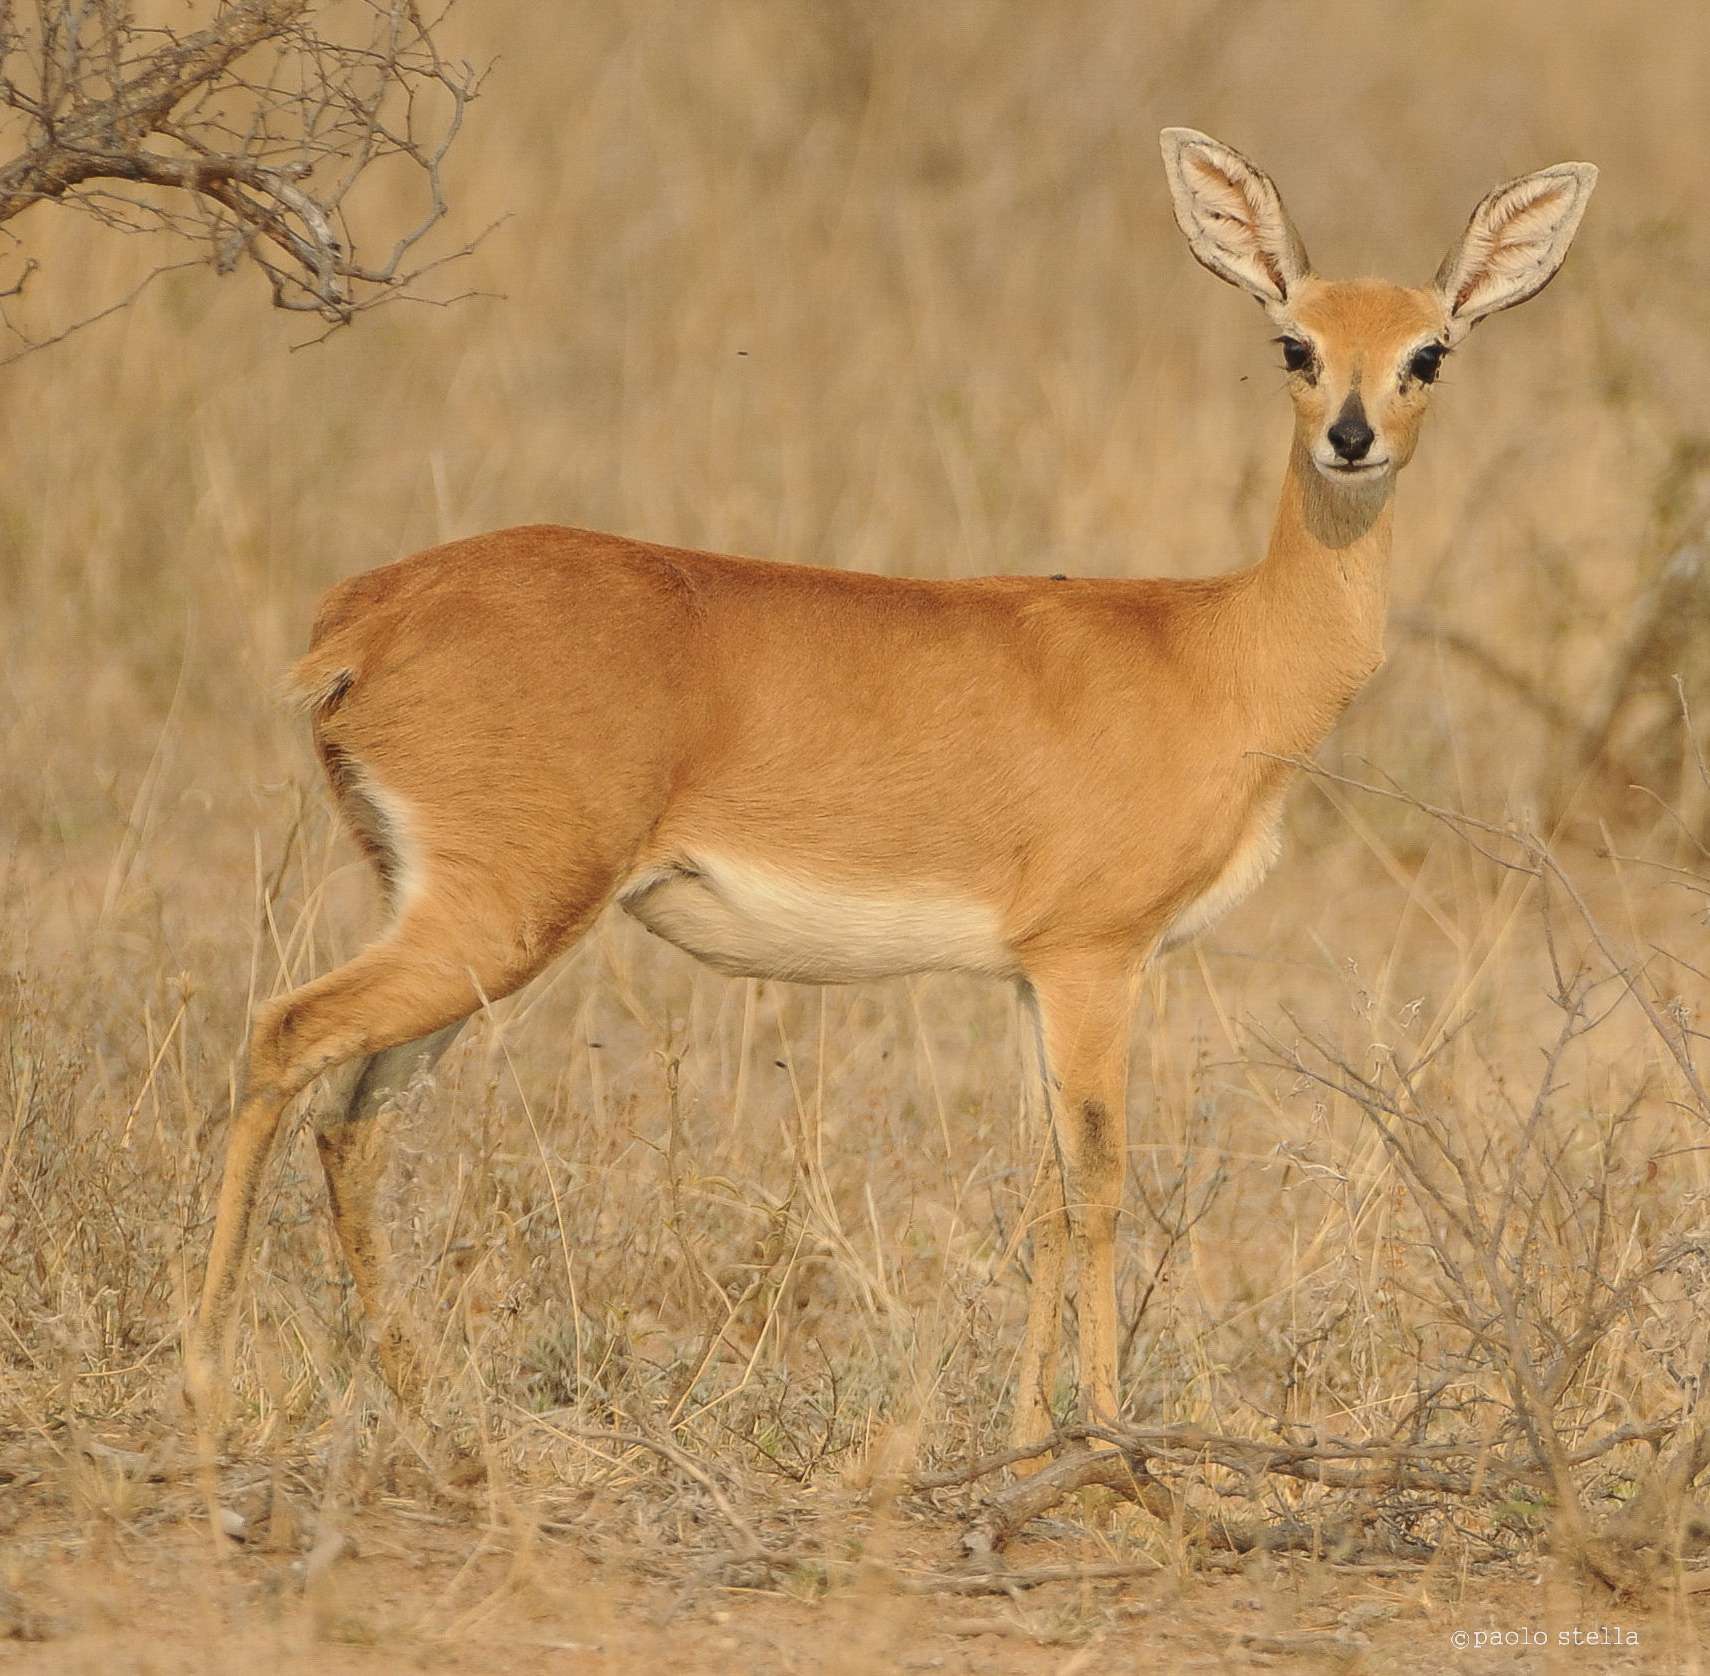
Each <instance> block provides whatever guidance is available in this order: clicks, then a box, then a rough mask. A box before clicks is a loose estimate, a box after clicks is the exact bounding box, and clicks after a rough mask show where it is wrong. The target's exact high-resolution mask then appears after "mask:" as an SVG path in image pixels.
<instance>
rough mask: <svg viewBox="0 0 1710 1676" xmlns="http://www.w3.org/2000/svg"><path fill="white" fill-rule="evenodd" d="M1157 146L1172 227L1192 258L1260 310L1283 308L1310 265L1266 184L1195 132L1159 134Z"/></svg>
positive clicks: (1260, 174) (1238, 158) (1234, 154)
mask: <svg viewBox="0 0 1710 1676" xmlns="http://www.w3.org/2000/svg"><path fill="white" fill-rule="evenodd" d="M1159 139H1160V142H1161V144H1162V145H1163V149H1164V173H1165V175H1166V176H1167V177H1168V178H1169V182H1170V197H1171V199H1172V200H1173V201H1174V203H1175V206H1176V225H1177V226H1179V227H1180V228H1181V230H1182V231H1183V232H1184V233H1185V234H1186V235H1187V242H1188V246H1189V248H1190V249H1191V250H1192V251H1193V253H1194V255H1195V256H1197V257H1198V258H1199V260H1200V261H1201V262H1203V263H1204V264H1205V265H1206V267H1208V268H1210V269H1211V271H1212V272H1213V273H1214V274H1216V275H1217V277H1218V278H1219V279H1226V280H1228V281H1229V283H1230V284H1231V285H1239V286H1240V287H1241V288H1242V289H1243V290H1246V291H1251V292H1252V294H1253V295H1254V296H1255V297H1257V298H1258V299H1259V301H1260V302H1261V303H1263V304H1264V305H1265V307H1266V308H1268V309H1272V310H1275V309H1277V308H1279V307H1280V306H1281V305H1283V304H1284V303H1286V302H1287V301H1288V300H1289V298H1290V297H1291V296H1292V295H1293V293H1294V291H1295V289H1296V287H1298V286H1299V284H1300V282H1301V281H1302V280H1303V279H1306V278H1308V277H1310V275H1311V273H1312V264H1311V263H1310V262H1309V261H1307V259H1306V247H1305V246H1304V245H1303V244H1302V243H1301V242H1300V235H1299V234H1298V233H1297V232H1295V230H1294V223H1293V222H1292V221H1290V220H1289V218H1288V211H1287V210H1285V209H1284V208H1283V201H1282V198H1281V197H1280V196H1279V195H1278V193H1277V189H1276V187H1274V186H1273V185H1272V184H1271V178H1270V176H1269V175H1267V174H1266V173H1265V172H1264V171H1263V170H1262V169H1258V168H1255V167H1254V165H1253V164H1251V163H1249V162H1248V161H1247V159H1246V158H1245V157H1243V156H1242V155H1241V153H1240V152H1238V151H1235V150H1232V149H1231V148H1230V147H1229V146H1226V145H1222V144H1220V143H1219V142H1218V141H1216V140H1214V139H1212V137H1211V136H1210V135H1209V134H1201V133H1200V132H1199V131H1198V130H1197V129H1194V128H1166V129H1165V130H1164V132H1163V133H1162V134H1161V135H1160V136H1159Z"/></svg>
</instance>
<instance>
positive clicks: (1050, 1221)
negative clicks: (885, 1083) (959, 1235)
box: [1009, 1144, 1069, 1471]
mask: <svg viewBox="0 0 1710 1676" xmlns="http://www.w3.org/2000/svg"><path fill="white" fill-rule="evenodd" d="M1026 1217H1027V1225H1028V1227H1029V1228H1030V1229H1031V1231H1032V1234H1033V1282H1032V1285H1031V1286H1030V1287H1029V1289H1028V1293H1027V1332H1026V1335H1025V1336H1024V1337H1023V1338H1022V1341H1021V1378H1020V1383H1019V1385H1018V1387H1017V1389H1016V1393H1015V1418H1014V1419H1013V1420H1012V1421H1011V1422H1010V1428H1009V1441H1010V1444H1011V1446H1012V1447H1013V1448H1017V1449H1019V1448H1021V1447H1022V1445H1023V1444H1028V1443H1035V1442H1037V1441H1038V1440H1039V1439H1040V1438H1042V1437H1046V1436H1048V1435H1049V1434H1050V1433H1051V1432H1052V1431H1053V1430H1054V1429H1055V1428H1056V1424H1057V1421H1056V1417H1055V1415H1053V1413H1052V1411H1051V1397H1052V1394H1053V1392H1054V1391H1055V1390H1056V1386H1057V1362H1058V1359H1059V1352H1060V1351H1061V1348H1062V1343H1063V1283H1064V1281H1065V1280H1066V1279H1067V1278H1068V1270H1069V1222H1068V1217H1067V1215H1066V1214H1065V1213H1064V1209H1063V1172H1062V1170H1061V1169H1060V1168H1059V1166H1058V1163H1057V1153H1056V1147H1055V1144H1053V1145H1052V1148H1051V1152H1050V1155H1049V1156H1048V1157H1047V1158H1045V1159H1044V1160H1043V1162H1042V1163H1041V1165H1040V1169H1039V1178H1038V1180H1037V1181H1036V1182H1035V1183H1034V1185H1033V1191H1032V1193H1031V1194H1029V1195H1028V1200H1027V1210H1026ZM1022 1470H1024V1469H1023V1468H1017V1471H1022Z"/></svg>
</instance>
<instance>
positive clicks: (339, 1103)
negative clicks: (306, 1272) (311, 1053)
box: [314, 1019, 466, 1405]
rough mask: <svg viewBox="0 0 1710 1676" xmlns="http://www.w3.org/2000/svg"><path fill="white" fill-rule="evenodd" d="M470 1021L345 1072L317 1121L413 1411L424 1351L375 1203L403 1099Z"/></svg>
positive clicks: (354, 1262) (398, 1380)
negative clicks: (400, 1294)
mask: <svg viewBox="0 0 1710 1676" xmlns="http://www.w3.org/2000/svg"><path fill="white" fill-rule="evenodd" d="M465 1022H466V1021H465V1020H462V1019H459V1020H458V1021H457V1023H455V1024H448V1025H447V1026H446V1027H445V1028H444V1029H443V1030H436V1031H435V1032H434V1033H433V1034H432V1035H431V1036H424V1037H422V1038H421V1039H420V1040H418V1041H414V1042H405V1043H403V1044H402V1045H401V1046H398V1047H392V1048H387V1049H385V1050H384V1051H383V1052H381V1053H376V1054H373V1055H371V1056H370V1057H368V1058H366V1059H353V1060H351V1061H350V1062H349V1064H348V1065H343V1066H340V1068H339V1071H340V1073H342V1074H340V1075H338V1076H337V1079H336V1082H335V1083H334V1086H333V1087H332V1088H331V1089H329V1091H328V1096H327V1098H325V1099H323V1100H322V1101H321V1102H320V1103H319V1106H318V1109H317V1110H316V1112H315V1115H314V1126H315V1145H316V1148H317V1149H318V1150H319V1152H320V1155H321V1168H322V1169H323V1170H324V1171H325V1172H326V1178H327V1197H328V1198H329V1200H330V1201H331V1203H332V1219H333V1228H334V1230H335V1232H336V1233H337V1235H338V1243H339V1246H340V1248H341V1249H342V1250H343V1252H344V1260H345V1262H346V1263H347V1264H348V1265H349V1267H350V1273H351V1278H352V1279H353V1280H354V1281H355V1282H356V1292H357V1296H358V1297H359V1298H360V1299H361V1300H362V1309H363V1313H364V1314H365V1315H366V1316H367V1317H368V1323H369V1326H370V1328H371V1329H372V1330H373V1333H374V1336H375V1341H376V1344H377V1346H378V1348H379V1354H380V1367H381V1370H382V1371H383V1372H384V1374H385V1376H386V1383H387V1384H388V1385H390V1386H391V1387H392V1392H393V1395H395V1396H396V1397H397V1398H398V1400H399V1401H400V1402H403V1403H406V1404H410V1405H413V1404H414V1403H415V1401H416V1398H417V1397H418V1395H419V1393H420V1386H421V1374H422V1357H421V1351H420V1347H419V1345H418V1344H417V1342H416V1338H415V1334H414V1333H413V1332H412V1331H411V1328H410V1323H409V1321H408V1319H407V1317H406V1316H405V1315H404V1314H403V1312H402V1309H401V1305H400V1302H399V1300H398V1299H397V1298H396V1297H395V1296H393V1294H392V1289H391V1268H392V1251H391V1242H390V1240H389V1239H388V1237H387V1233H386V1227H385V1224H384V1223H382V1222H379V1221H376V1219H375V1216H374V1203H375V1197H376V1194H377V1193H378V1191H379V1187H380V1181H381V1178H382V1177H383V1176H384V1174H385V1170H386V1161H387V1158H388V1156H389V1153H390V1150H391V1138H392V1129H393V1126H394V1124H395V1122H396V1120H397V1117H398V1115H399V1112H400V1110H401V1108H402V1105H403V1101H404V1099H405V1097H406V1096H407V1095H408V1094H409V1092H410V1090H411V1088H412V1087H413V1086H414V1085H415V1084H416V1083H417V1082H419V1081H420V1080H421V1079H422V1078H423V1077H426V1076H427V1075H428V1074H429V1073H430V1072H431V1071H432V1070H433V1067H434V1066H435V1065H436V1064H437V1063H438V1061H439V1057H440V1055H441V1054H443V1053H444V1052H445V1050H446V1049H447V1048H448V1047H450V1046H451V1043H452V1041H453V1040H454V1039H455V1038H456V1036H457V1033H458V1031H460V1030H461V1029H462V1028H463V1025H464V1023H465Z"/></svg>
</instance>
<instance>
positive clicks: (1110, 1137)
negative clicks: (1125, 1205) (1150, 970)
mask: <svg viewBox="0 0 1710 1676" xmlns="http://www.w3.org/2000/svg"><path fill="white" fill-rule="evenodd" d="M1030 977H1031V980H1032V983H1033V986H1034V990H1035V992H1036V993H1037V995H1038V998H1039V1010H1040V1022H1041V1033H1042V1035H1043V1037H1044V1046H1045V1054H1044V1058H1045V1067H1044V1070H1045V1074H1044V1083H1045V1090H1046V1098H1047V1100H1048V1101H1049V1102H1050V1110H1051V1124H1052V1134H1053V1135H1054V1137H1055V1139H1056V1143H1057V1159H1058V1165H1059V1168H1060V1170H1061V1172H1062V1184H1063V1197H1064V1208H1065V1211H1066V1214H1067V1220H1068V1225H1069V1235H1070V1243H1071V1244H1072V1246H1073V1248H1074V1254H1075V1301H1076V1313H1077V1315H1078V1318H1079V1322H1080V1414H1081V1418H1082V1419H1083V1420H1088V1421H1094V1422H1103V1423H1107V1424H1109V1423H1113V1422H1114V1421H1115V1420H1116V1419H1117V1417H1118V1415H1119V1414H1120V1412H1121V1408H1120V1404H1119V1402H1118V1398H1117V1390H1116V1359H1117V1330H1116V1218H1117V1215H1118V1213H1119V1212H1120V1210H1121V1208H1122V1184H1123V1176H1124V1173H1125V1168H1126V1165H1127V1159H1128V1144H1127V1121H1128V1120H1127V1083H1128V1032H1129V1026H1130V1024H1131V1022H1132V1019H1133V1014H1134V1001H1135V990H1136V986H1137V983H1138V978H1139V963H1138V962H1137V961H1135V960H1132V959H1129V958H1126V957H1124V958H1122V959H1112V958H1110V957H1108V956H1107V957H1103V958H1099V959H1094V958H1091V957H1087V956H1081V957H1079V958H1076V959H1074V960H1061V959H1060V960H1056V961H1053V962H1051V963H1049V964H1048V965H1046V966H1043V967H1042V968H1040V969H1036V970H1035V971H1033V972H1032V973H1031V974H1030ZM1041 1307H1042V1306H1041ZM1036 1325H1037V1329H1038V1332H1039V1333H1040V1334H1041V1335H1043V1333H1044V1332H1045V1330H1046V1328H1045V1324H1044V1323H1043V1322H1039V1323H1036V1321H1035V1319H1034V1315H1033V1311H1032V1309H1030V1310H1029V1320H1028V1333H1029V1338H1030V1339H1032V1338H1033V1336H1034V1332H1035V1327H1036ZM1059 1330H1060V1327H1059ZM1040 1365H1041V1367H1043V1365H1044V1363H1043V1359H1042V1361H1041V1364H1040ZM1037 1435H1039V1434H1038V1433H1035V1436H1037Z"/></svg>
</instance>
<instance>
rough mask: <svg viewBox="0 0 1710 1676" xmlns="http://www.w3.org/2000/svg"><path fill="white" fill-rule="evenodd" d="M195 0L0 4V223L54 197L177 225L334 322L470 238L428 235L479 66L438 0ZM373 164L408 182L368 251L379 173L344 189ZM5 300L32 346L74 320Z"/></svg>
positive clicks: (150, 224)
mask: <svg viewBox="0 0 1710 1676" xmlns="http://www.w3.org/2000/svg"><path fill="white" fill-rule="evenodd" d="M448 3H449V0H448ZM200 4H201V9H202V11H203V13H204V15H206V14H207V13H208V12H209V11H210V10H211V12H212V16H211V17H209V18H208V21H207V22H206V23H205V24H204V26H203V27H201V28H200V29H196V30H194V31H192V32H189V33H179V32H178V31H176V30H174V29H171V28H166V27H145V26H144V25H143V24H141V23H139V22H138V21H137V20H136V17H135V15H134V13H133V11H132V8H131V6H130V5H129V4H127V3H126V0H39V4H38V5H37V6H36V7H35V9H34V16H33V18H31V19H28V20H25V19H23V18H21V17H20V16H19V13H18V11H17V10H16V9H15V8H14V7H13V6H12V5H10V4H7V5H4V6H0V158H4V159H5V161H3V162H0V223H9V222H11V221H13V220H14V219H15V218H16V217H18V216H20V215H22V214H23V212H24V211H25V210H28V209H30V208H32V207H33V206H35V205H37V204H44V203H46V204H55V205H59V206H60V207H62V208H69V209H74V210H77V211H79V212H81V213H84V214H87V215H90V216H92V217H94V218H95V219H96V220H99V221H101V222H102V223H104V224H105V225H108V226H110V227H113V228H115V229H117V230H120V231H124V232H131V233H140V232H156V233H166V234H169V235H173V236H175V237H177V238H179V239H183V240H188V241H190V242H191V243H193V244H195V245H198V246H199V247H200V249H201V252H202V254H201V256H200V258H199V260H202V261H205V262H207V263H210V264H211V265H213V266H214V267H215V268H216V269H217V270H218V271H220V272H222V273H224V272H230V271H231V270H232V269H233V268H235V267H237V266H238V265H240V264H241V263H244V262H248V263H249V264H251V265H252V266H254V267H255V268H257V269H259V270H260V271H261V272H262V273H263V274H264V275H265V276H266V278H267V280H268V284H269V287H270V289H271V291H272V296H273V302H274V304H275V306H276V307H279V308H282V309H289V310H294V311H300V312H306V313H313V314H317V315H319V316H320V317H321V318H322V319H323V320H325V321H327V322H329V323H330V324H332V325H342V324H344V323H346V322H348V321H349V320H351V319H353V318H354V317H355V315H356V314H358V313H359V312H361V311H362V310H364V309H367V308H372V307H374V306H375V305H376V304H377V303H380V302H383V301H385V300H388V299H389V298H393V297H398V296H403V295H409V294H411V288H412V286H413V285H414V283H415V282H416V281H417V280H419V279H420V278H421V277H422V276H423V275H425V274H426V273H428V272H429V271H430V270H431V269H433V268H435V267H437V266H438V265H440V264H441V263H443V262H444V261H446V260H450V259H451V258H452V257H454V256H455V255H457V254H460V252H455V251H454V252H441V253H440V254H439V255H437V256H429V255H427V254H426V252H425V250H422V251H421V253H420V254H418V251H419V250H420V247H422V241H423V240H424V239H426V237H427V235H428V234H429V232H430V231H431V230H432V229H433V228H434V227H435V226H436V225H437V224H438V223H439V222H440V221H441V220H442V219H444V217H445V216H446V215H447V213H448V206H447V203H446V199H445V195H444V190H443V180H442V173H441V169H442V164H443V162H444V159H445V156H446V153H447V151H448V150H449V148H450V146H451V145H452V143H453V141H454V140H455V139H456V138H457V135H458V132H459V130H460V129H461V127H462V123H463V117H464V113H465V110H466V109H467V107H468V104H469V102H470V101H471V100H472V99H473V98H474V97H475V96H476V93H477V92H478V90H479V85H480V77H479V75H478V74H477V73H476V71H475V70H474V69H472V68H471V66H469V65H468V64H466V63H464V64H454V63H452V62H450V61H449V60H447V59H446V58H445V57H444V56H442V54H441V52H440V51H439V49H438V47H437V46H436V44H435V31H436V30H438V29H439V28H440V27H441V25H442V24H443V23H444V20H445V14H446V9H447V6H446V5H442V6H441V7H440V9H439V10H438V11H436V12H434V13H432V14H431V15H424V13H423V12H422V10H421V9H420V7H419V6H418V5H417V4H415V3H414V0H350V3H347V4H343V5H339V6H336V7H335V6H334V5H332V4H330V3H328V0H200ZM382 178H384V179H385V181H386V182H387V183H388V184H389V185H394V184H395V185H398V186H405V187H406V188H407V189H408V190H411V191H413V192H414V194H415V197H416V200H417V201H416V204H415V207H413V208H408V209H405V210H403V212H402V218H401V219H400V220H399V223H398V225H396V226H394V227H392V228H391V229H390V242H389V244H388V245H387V246H386V247H385V248H384V249H382V250H381V251H379V252H377V253H375V254H369V253H368V248H367V247H368V244H369V242H370V241H371V240H372V239H375V238H378V237H381V236H382V232H381V230H382V227H383V226H384V221H383V219H382V217H381V216H380V214H379V212H378V211H377V210H376V207H375V201H374V200H373V189H372V188H369V201H368V202H367V203H365V205H364V207H363V209H362V211H361V213H360V216H358V215H355V214H353V213H352V212H351V204H352V193H353V191H355V189H356V188H357V186H358V183H359V182H365V181H367V180H370V179H374V180H380V179H382ZM412 181H413V186H409V185H408V183H409V182H412ZM390 213H396V211H395V210H393V211H392V212H390ZM359 222H360V226H359ZM465 248H467V247H465ZM33 266H34V264H33V263H28V264H26V273H27V272H28V270H29V269H30V268H32V267H33ZM21 288H22V279H20V281H19V282H18V284H17V285H16V286H14V287H13V290H12V292H10V293H7V295H16V293H17V292H18V291H19V290H21ZM3 300H4V298H3V297H0V301H3ZM103 312H109V311H103ZM92 318H93V317H92ZM0 319H4V321H5V324H6V325H8V326H9V327H10V328H11V329H12V330H13V332H14V334H15V335H16V336H18V337H19V338H20V340H21V341H22V343H23V345H24V348H25V350H28V349H30V348H35V347H40V346H41V345H42V343H43V342H45V341H57V337H59V336H63V335H64V333H63V332H62V333H59V334H56V336H55V338H54V339H51V340H41V339H35V338H31V337H29V336H27V335H26V334H25V333H24V332H23V331H22V330H21V329H20V328H19V327H18V326H17V325H16V323H15V322H14V320H13V318H12V317H11V316H0Z"/></svg>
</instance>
